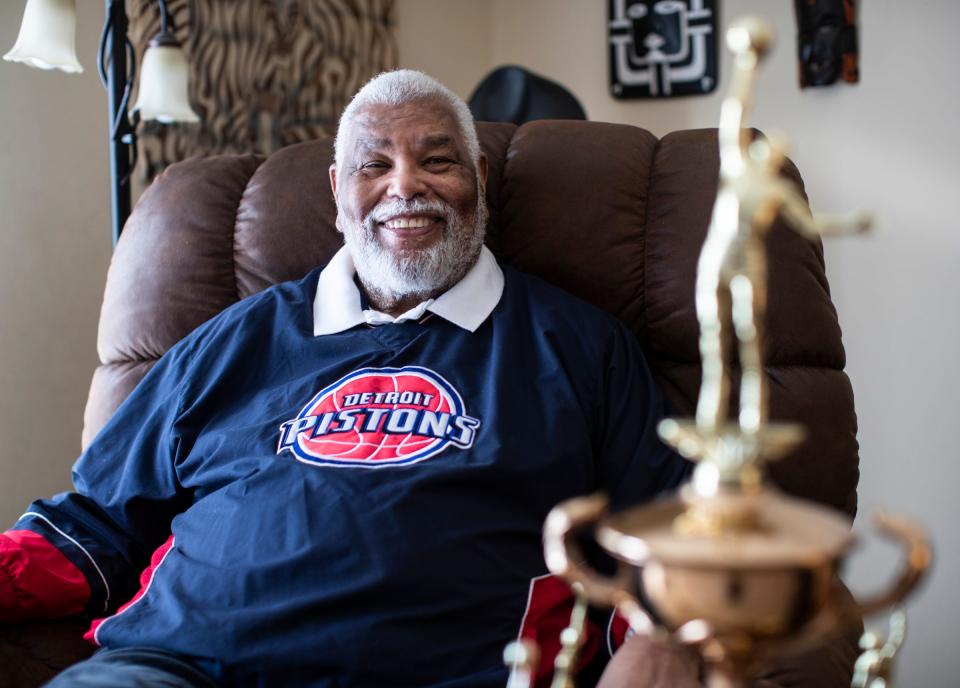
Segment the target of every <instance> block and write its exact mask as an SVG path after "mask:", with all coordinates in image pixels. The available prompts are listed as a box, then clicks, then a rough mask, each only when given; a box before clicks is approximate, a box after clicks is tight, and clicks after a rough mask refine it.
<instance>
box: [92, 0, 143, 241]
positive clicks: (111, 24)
mask: <svg viewBox="0 0 960 688" xmlns="http://www.w3.org/2000/svg"><path fill="white" fill-rule="evenodd" d="M97 67H98V69H99V71H100V79H101V80H102V81H103V84H104V86H105V87H106V89H107V103H108V108H109V114H110V123H109V124H110V193H111V209H112V211H113V233H112V234H113V244H114V246H116V243H117V240H118V239H119V238H120V232H121V231H122V230H123V225H124V223H125V222H126V221H127V218H128V217H129V216H130V178H131V175H132V172H133V168H134V165H135V164H136V156H137V145H136V144H137V142H136V133H135V129H134V125H133V124H132V123H131V122H130V117H129V116H128V112H127V105H128V103H129V101H130V90H131V88H132V86H133V82H134V78H135V74H136V57H135V54H134V51H133V45H132V44H131V43H130V40H129V39H128V38H127V12H126V7H125V5H124V0H106V20H105V22H104V25H103V33H102V34H101V35H100V50H99V52H98V55H97Z"/></svg>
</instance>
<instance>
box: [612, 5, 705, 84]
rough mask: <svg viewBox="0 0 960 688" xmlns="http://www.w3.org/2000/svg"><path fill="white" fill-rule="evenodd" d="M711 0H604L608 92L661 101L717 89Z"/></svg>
mask: <svg viewBox="0 0 960 688" xmlns="http://www.w3.org/2000/svg"><path fill="white" fill-rule="evenodd" d="M717 4H718V3H717V0H607V6H608V12H609V15H608V16H609V24H608V29H607V33H608V40H609V59H610V92H611V94H612V95H613V96H614V97H616V98H665V97H671V96H687V95H698V94H704V93H710V92H711V91H713V90H714V89H715V88H716V87H717V78H718V73H717V24H718V21H717Z"/></svg>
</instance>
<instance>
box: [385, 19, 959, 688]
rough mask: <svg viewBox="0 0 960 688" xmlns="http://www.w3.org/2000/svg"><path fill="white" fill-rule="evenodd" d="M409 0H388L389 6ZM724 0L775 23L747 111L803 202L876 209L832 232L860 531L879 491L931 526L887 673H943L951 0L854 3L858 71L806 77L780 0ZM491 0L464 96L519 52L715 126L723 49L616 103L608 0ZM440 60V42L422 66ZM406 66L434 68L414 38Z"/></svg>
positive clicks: (952, 153)
mask: <svg viewBox="0 0 960 688" xmlns="http://www.w3.org/2000/svg"><path fill="white" fill-rule="evenodd" d="M407 4H408V3H407V1H406V0H401V1H400V19H401V22H402V20H403V10H404V7H405V6H406V5H407ZM419 4H420V5H422V4H423V3H419ZM441 4H442V3H441V2H439V1H438V2H435V3H434V6H439V5H441ZM721 4H722V6H723V15H722V17H721V21H722V22H723V23H724V24H726V23H727V22H728V21H729V20H730V19H731V18H734V17H736V16H739V15H742V14H745V13H757V14H761V15H763V16H764V17H766V18H768V19H769V20H770V21H771V22H772V23H773V24H774V26H775V28H776V29H777V32H778V36H779V40H778V45H777V49H776V51H775V52H774V54H773V55H772V56H771V58H770V60H769V61H768V63H767V64H766V66H765V67H764V71H763V75H762V77H761V78H760V80H759V93H758V102H757V107H756V111H755V115H754V117H753V122H754V124H755V125H756V126H758V127H760V128H761V129H765V130H774V129H779V130H781V131H784V132H786V133H788V134H789V136H790V138H791V140H792V141H793V144H794V150H793V154H792V157H793V158H794V159H795V160H796V162H797V164H798V165H799V167H800V170H801V171H802V173H803V175H804V177H805V179H806V183H807V191H808V193H809V195H810V200H811V205H812V206H813V208H814V210H815V211H820V212H841V211H846V210H849V209H852V208H853V207H855V206H858V207H862V208H866V209H869V210H871V211H873V212H874V213H875V214H876V216H877V218H878V220H879V224H880V229H879V231H878V232H877V233H876V234H875V235H874V236H871V237H866V238H849V239H837V240H831V241H829V242H828V244H827V271H828V274H829V277H830V281H831V285H832V287H833V295H834V299H835V302H836V304H837V307H838V310H839V314H840V322H841V324H842V325H843V329H844V342H845V345H846V348H847V353H848V360H849V365H848V373H849V374H850V376H851V378H852V380H853V384H854V389H855V392H856V395H857V397H856V398H857V410H858V415H859V420H860V435H859V436H860V441H861V466H862V479H861V481H860V499H861V510H860V514H861V515H860V517H859V518H858V528H859V529H860V530H861V531H863V530H866V529H867V528H868V522H867V521H868V516H869V514H871V513H873V512H875V511H876V510H877V509H879V508H880V507H884V508H887V509H888V510H890V511H894V512H904V513H907V514H909V515H911V516H914V517H915V518H917V519H918V520H919V521H920V522H922V523H923V524H925V525H926V526H927V527H928V528H929V530H930V531H931V533H932V535H933V538H934V541H935V543H936V546H937V563H936V568H935V570H934V573H933V576H932V578H931V580H930V581H929V584H928V586H927V587H926V589H925V590H924V591H923V592H922V594H921V595H920V597H919V598H918V599H916V600H914V601H913V602H912V603H911V606H910V616H909V623H910V630H909V635H908V641H907V645H906V647H905V648H904V650H903V653H902V655H901V664H900V677H901V680H902V685H908V686H917V687H923V686H930V687H931V688H934V687H939V686H947V685H955V684H956V679H955V673H956V669H955V661H954V658H953V657H952V656H951V654H952V653H951V652H950V649H951V648H952V647H953V646H955V645H956V638H957V636H958V632H960V618H958V617H960V594H958V593H957V591H956V589H955V588H956V586H955V584H954V580H953V576H955V575H956V574H957V572H958V571H960V561H958V559H960V546H958V538H957V536H956V534H955V522H956V521H957V518H958V516H960V508H958V506H957V501H958V500H957V494H956V490H957V488H958V487H960V462H958V460H957V454H958V451H957V446H956V443H955V442H954V441H953V438H954V433H953V432H952V429H951V428H952V426H953V423H956V422H957V421H956V419H955V414H956V411H957V410H958V403H957V401H956V397H957V390H958V389H960V372H958V371H960V366H958V365H957V362H956V354H955V352H954V349H955V347H956V342H957V341H958V339H960V309H958V307H957V304H956V295H957V293H958V286H960V280H958V279H957V273H958V272H960V268H958V267H957V266H958V264H960V232H958V230H957V227H956V224H957V223H956V219H955V218H956V216H957V210H956V207H955V198H956V195H957V192H958V189H960V171H958V170H960V137H958V135H957V128H956V127H957V125H956V122H958V121H960V86H958V77H957V73H956V69H957V67H958V65H960V47H958V45H960V44H958V41H957V40H956V38H955V33H954V32H955V30H956V27H957V26H960V3H956V2H954V1H952V0H926V1H924V2H898V1H896V0H866V1H865V2H863V3H858V5H862V13H861V21H860V28H861V31H860V43H861V83H859V84H858V85H855V86H849V85H845V84H838V85H836V86H834V87H832V88H828V89H814V90H807V91H803V92H801V91H800V89H799V88H798V86H797V81H796V80H797V76H796V73H797V70H796V61H795V57H794V53H795V49H794V44H795V43H794V42H795V31H796V29H795V21H794V18H793V11H792V7H793V3H792V2H788V1H786V0H781V1H780V2H771V1H770V0H726V2H723V3H721ZM487 7H488V9H489V11H490V14H491V25H490V29H489V30H490V36H491V39H490V40H491V50H490V52H489V53H487V54H486V55H484V53H483V51H476V52H474V53H473V55H472V57H471V59H472V60H473V61H474V62H478V61H482V60H483V58H484V57H486V58H487V59H488V62H487V67H486V69H484V70H483V72H479V71H476V72H474V73H473V74H470V75H457V79H458V81H457V83H458V84H463V83H464V82H466V83H467V85H466V86H464V87H460V88H459V89H458V90H459V92H460V93H461V94H462V95H468V94H469V92H470V90H471V89H472V87H473V85H475V84H476V83H477V81H479V79H480V78H481V77H482V76H483V74H484V73H485V72H486V71H487V70H489V69H490V68H492V67H494V66H497V65H500V64H505V63H517V64H521V65H524V66H526V67H528V68H529V69H531V70H533V71H535V72H538V73H540V74H543V75H544V76H547V77H550V78H553V79H555V80H557V81H559V82H561V83H563V84H564V85H566V86H567V87H568V88H570V90H572V91H573V92H574V93H575V94H576V95H577V96H578V97H579V98H580V99H581V102H582V103H583V104H584V106H585V108H586V110H587V113H588V115H589V117H590V118H591V119H595V120H606V121H614V122H625V123H629V124H636V125H639V126H643V127H646V128H648V129H650V130H652V131H653V132H654V133H656V134H659V135H662V134H665V133H667V132H669V131H672V130H675V129H682V128H689V127H704V126H716V122H717V116H718V111H719V105H720V99H721V98H722V96H723V92H724V89H725V88H726V87H727V85H728V83H729V81H728V78H727V77H728V76H729V60H727V59H724V60H723V61H722V63H721V83H720V87H719V89H718V90H717V91H716V92H715V93H714V94H712V95H710V96H705V97H693V98H678V99H674V100H668V101H661V102H649V101H632V102H629V101H616V100H614V99H613V98H611V97H610V96H608V95H607V83H608V81H607V79H608V77H607V64H606V59H607V57H606V47H605V24H606V2H605V1H604V0H591V1H586V0H493V1H492V2H490V3H488V4H487ZM438 21H439V19H438ZM434 29H435V31H436V32H438V33H440V34H442V35H444V36H446V38H445V40H447V41H449V40H451V39H450V36H451V35H453V36H457V35H460V36H467V35H469V34H470V32H471V28H470V27H469V26H467V25H465V24H464V23H457V22H450V23H444V24H442V25H440V24H438V25H436V26H435V27H434ZM405 47H406V46H405V45H404V44H403V43H401V46H400V59H401V63H403V64H407V61H406V59H407V56H408V55H410V53H409V51H407V50H405ZM465 49H466V50H471V47H470V46H469V45H468V46H466V48H465ZM445 60H446V57H445V55H443V54H442V53H438V57H436V58H435V59H434V64H435V65H437V67H436V69H434V71H437V70H439V69H441V68H442V67H443V65H445V64H446V62H445ZM417 66H420V67H423V68H425V69H427V71H431V64H430V62H429V61H426V60H424V58H423V55H422V54H418V55H417ZM438 73H439V72H438ZM468 77H469V78H468ZM894 554H895V552H894V551H893V550H891V549H889V548H881V547H878V546H876V545H871V546H868V547H867V548H866V550H865V551H864V552H862V553H861V557H862V558H861V559H859V560H857V562H855V563H854V565H853V566H852V567H851V569H850V574H849V576H848V580H849V581H850V582H851V585H852V586H853V587H854V588H855V589H857V590H866V589H869V588H870V587H871V586H876V585H879V584H880V582H881V580H884V579H885V578H887V577H889V576H888V575H885V574H888V573H889V572H890V571H891V568H892V566H893V557H894Z"/></svg>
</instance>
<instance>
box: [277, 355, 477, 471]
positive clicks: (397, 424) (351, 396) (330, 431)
mask: <svg viewBox="0 0 960 688" xmlns="http://www.w3.org/2000/svg"><path fill="white" fill-rule="evenodd" d="M479 425H480V421H479V420H477V419H476V418H473V417H471V416H468V415H466V413H465V410H464V405H463V400H462V398H461V397H460V394H459V393H458V392H457V391H456V390H455V389H454V388H453V387H452V386H451V385H450V383H449V382H447V381H446V380H445V379H443V378H442V377H441V376H440V375H438V374H437V373H435V372H433V371H432V370H429V369H427V368H422V367H416V366H408V367H404V368H364V369H362V370H358V371H355V372H353V373H350V374H349V375H346V376H344V377H343V378H341V379H339V380H337V381H336V382H335V383H333V384H332V385H330V386H328V387H326V388H324V389H323V390H322V391H320V392H319V393H318V394H317V395H316V396H314V398H313V399H311V400H310V402H309V403H308V404H307V405H306V406H305V407H304V408H303V410H302V411H301V412H300V414H299V415H298V416H297V417H296V418H294V419H293V420H290V421H287V422H286V423H284V424H283V425H282V426H281V427H280V443H279V447H278V453H279V452H281V451H284V450H287V449H288V450H290V451H291V452H293V454H294V456H296V458H297V459H298V460H300V461H304V462H306V463H313V464H319V465H333V466H360V467H365V468H378V467H381V466H389V465H397V464H410V463H416V462H418V461H423V460H425V459H428V458H430V457H432V456H435V455H437V454H438V453H440V452H441V451H443V450H444V449H445V448H447V446H449V445H450V444H453V445H455V446H458V447H460V448H467V447H469V446H471V445H472V443H473V437H474V434H475V431H476V428H477V427H479Z"/></svg>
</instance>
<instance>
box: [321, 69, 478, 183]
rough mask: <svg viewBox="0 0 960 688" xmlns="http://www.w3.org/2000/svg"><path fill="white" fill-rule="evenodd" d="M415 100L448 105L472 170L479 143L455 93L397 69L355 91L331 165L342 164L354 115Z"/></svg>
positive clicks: (427, 78)
mask: <svg viewBox="0 0 960 688" xmlns="http://www.w3.org/2000/svg"><path fill="white" fill-rule="evenodd" d="M417 100H426V101H433V102H439V103H442V104H444V105H448V106H449V107H450V109H451V110H453V115H454V117H455V119H456V121H457V128H458V129H459V130H460V135H461V136H462V137H463V143H464V145H465V146H466V147H467V154H468V155H469V156H470V160H472V161H473V166H474V169H476V168H477V165H478V164H479V162H480V142H479V141H478V140H477V127H476V125H475V124H474V122H473V115H472V114H471V113H470V108H469V107H467V104H466V103H465V102H463V99H461V98H460V97H459V96H458V95H457V94H456V93H454V92H453V91H451V90H450V89H449V88H447V87H446V86H444V85H443V84H441V83H440V82H439V81H437V80H436V79H434V78H433V77H432V76H427V75H426V74H424V73H423V72H418V71H416V70H414V69H398V70H395V71H392V72H382V73H381V74H378V75H377V76H375V77H373V78H372V79H371V80H370V81H368V82H367V83H366V84H365V85H364V86H363V88H361V89H360V90H359V91H357V94H356V95H355V96H354V97H353V99H352V100H351V101H350V103H349V104H348V105H347V107H346V108H345V109H344V111H343V114H342V115H340V123H339V125H338V126H337V138H336V140H335V142H334V162H335V164H336V166H337V170H339V169H340V164H341V163H342V162H343V156H344V150H343V147H344V145H345V143H344V140H345V139H346V130H347V127H349V126H350V124H351V123H352V122H353V120H354V118H355V117H356V115H357V113H358V112H360V111H361V110H363V109H364V108H367V107H369V106H371V105H392V106H394V107H396V106H399V105H405V104H406V103H410V102H413V101H417Z"/></svg>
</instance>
